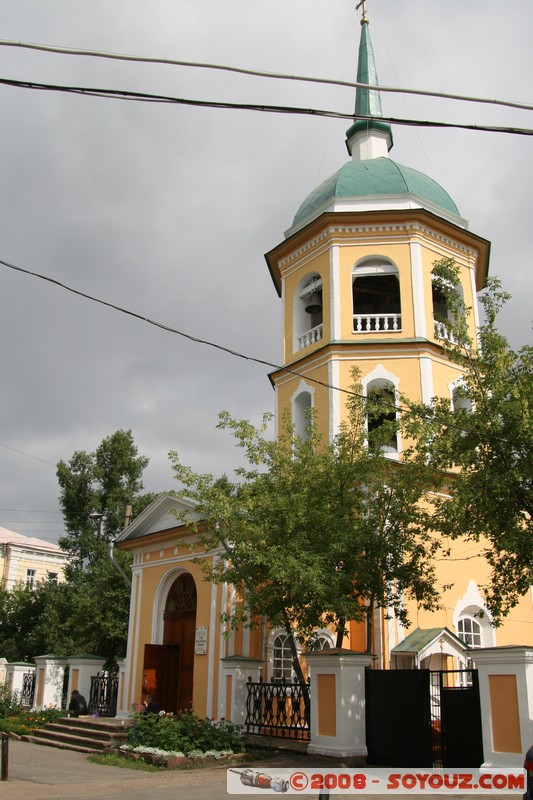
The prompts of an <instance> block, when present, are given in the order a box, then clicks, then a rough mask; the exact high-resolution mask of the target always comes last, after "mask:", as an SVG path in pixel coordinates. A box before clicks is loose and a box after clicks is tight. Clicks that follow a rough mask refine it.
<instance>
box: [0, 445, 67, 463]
mask: <svg viewBox="0 0 533 800" xmlns="http://www.w3.org/2000/svg"><path fill="white" fill-rule="evenodd" d="M0 447H5V449H6V450H12V451H13V452H14V453H20V455H21V456H27V457H28V458H33V459H34V460H35V461H42V463H43V464H49V465H50V466H51V467H56V466H57V464H52V462H51V461H47V460H46V459H45V458H39V456H32V455H31V453H25V452H24V450H17V448H16V447H10V445H8V444H3V442H0Z"/></svg>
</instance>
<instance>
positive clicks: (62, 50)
mask: <svg viewBox="0 0 533 800" xmlns="http://www.w3.org/2000/svg"><path fill="white" fill-rule="evenodd" d="M0 47H19V48H23V49H27V50H38V51H41V52H46V53H57V54H60V55H73V56H82V57H92V58H103V59H111V60H115V61H128V62H133V63H142V64H160V65H165V66H173V67H188V68H196V69H207V70H214V71H217V70H218V71H224V72H233V73H236V74H239V75H248V76H252V77H257V78H269V79H274V80H284V81H296V82H302V83H317V84H322V85H325V86H342V87H345V88H349V89H372V90H373V91H377V92H389V93H394V94H413V95H418V96H420V97H435V98H439V99H443V100H457V101H461V102H468V103H482V104H486V105H497V106H504V107H506V108H517V109H523V110H526V111H533V104H531V103H524V102H520V101H513V100H497V99H494V98H488V97H472V96H469V95H461V94H452V93H449V92H435V91H430V90H426V89H403V88H400V87H397V86H382V85H380V84H378V85H371V84H367V83H359V82H357V81H353V82H352V81H343V80H339V79H336V78H315V77H312V76H308V75H290V74H287V73H281V72H272V71H265V70H255V69H247V68H245V67H232V66H229V65H227V64H212V63H208V62H201V61H182V60H178V59H173V58H162V57H156V56H136V55H127V54H123V53H112V52H106V51H103V50H84V49H78V48H73V47H59V46H56V45H47V44H38V43H33V42H15V41H11V40H8V39H0Z"/></svg>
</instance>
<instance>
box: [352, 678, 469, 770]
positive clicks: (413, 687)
mask: <svg viewBox="0 0 533 800" xmlns="http://www.w3.org/2000/svg"><path fill="white" fill-rule="evenodd" d="M365 696H366V740H367V748H368V763H369V764H374V765H376V766H387V767H447V768H452V767H479V766H480V765H481V764H482V762H483V745H482V734H481V709H480V703H479V685H478V678H477V671H476V670H444V671H438V672H433V671H432V672H430V671H429V670H408V669H405V670H402V669H398V670H367V672H366V673H365Z"/></svg>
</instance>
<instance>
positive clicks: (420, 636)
mask: <svg viewBox="0 0 533 800" xmlns="http://www.w3.org/2000/svg"><path fill="white" fill-rule="evenodd" d="M443 634H447V635H448V637H449V638H450V639H451V640H452V641H455V642H456V643H457V644H459V645H460V646H461V648H462V649H465V650H468V646H467V645H466V644H465V643H464V642H462V641H461V640H460V639H459V638H458V637H457V636H456V635H455V634H454V633H452V632H451V631H450V630H448V628H415V630H414V631H413V632H412V633H410V634H409V636H406V637H405V639H404V640H403V642H400V644H397V645H396V647H393V648H392V651H391V652H392V653H420V652H421V651H422V650H424V649H425V648H426V647H428V646H429V645H430V644H431V643H432V642H434V641H435V639H438V638H439V637H440V636H442V635H443Z"/></svg>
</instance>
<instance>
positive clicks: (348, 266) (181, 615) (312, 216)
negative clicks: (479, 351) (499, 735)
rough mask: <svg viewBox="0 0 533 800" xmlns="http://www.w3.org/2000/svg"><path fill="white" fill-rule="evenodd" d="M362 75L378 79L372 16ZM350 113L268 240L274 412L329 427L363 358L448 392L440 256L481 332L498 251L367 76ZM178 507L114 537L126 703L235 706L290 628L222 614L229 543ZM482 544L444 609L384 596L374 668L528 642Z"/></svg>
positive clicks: (228, 594)
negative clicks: (404, 141) (395, 154)
mask: <svg viewBox="0 0 533 800" xmlns="http://www.w3.org/2000/svg"><path fill="white" fill-rule="evenodd" d="M357 81H358V83H361V84H366V85H367V86H377V85H378V80H377V74H376V68H375V63H374V54H373V50H372V44H371V40H370V34H369V23H368V20H367V19H366V17H365V16H364V17H363V19H362V23H361V40H360V47H359V61H358V74H357ZM362 117H364V118H365V119H362ZM354 118H355V122H354V124H353V125H352V126H351V127H350V128H349V130H348V131H347V134H346V146H347V149H348V153H349V156H350V158H349V160H348V161H346V162H345V163H344V164H343V165H342V166H340V168H339V170H338V171H337V172H336V173H335V174H334V175H332V176H331V177H330V178H328V179H327V180H325V181H324V182H323V183H322V184H321V185H320V186H318V187H317V188H315V189H314V190H313V191H312V192H311V193H310V194H309V195H308V196H307V197H306V198H305V199H304V200H303V202H302V203H301V205H300V207H299V208H298V209H297V211H296V214H295V216H294V219H293V220H292V223H291V224H290V227H289V228H288V230H287V231H286V233H285V236H284V238H283V241H282V242H281V243H280V244H278V245H277V246H275V247H273V249H271V250H270V251H269V252H268V253H267V254H266V261H267V264H268V268H269V270H270V273H271V276H272V280H273V283H274V287H275V290H276V292H277V293H278V295H279V297H280V298H281V302H282V303H283V315H282V317H283V342H284V361H283V366H285V367H288V368H289V369H290V370H291V371H290V372H287V371H284V370H282V369H280V370H278V371H276V372H274V373H273V374H272V375H271V376H270V377H271V381H272V383H273V386H274V389H275V403H276V414H277V415H278V416H279V415H281V414H282V413H283V412H285V411H286V410H287V409H288V410H290V413H291V415H292V419H293V421H294V424H295V426H296V429H297V430H298V431H301V432H303V430H304V428H305V425H306V419H307V410H308V409H309V408H310V407H312V408H313V409H314V411H315V414H316V419H317V424H318V426H319V428H320V431H321V433H322V434H323V435H324V436H325V437H327V438H328V439H329V440H330V441H331V439H332V438H333V437H334V435H335V433H336V432H337V430H338V427H339V424H340V422H341V421H342V420H343V418H344V415H345V408H344V399H343V394H342V393H341V392H339V391H335V390H333V389H331V388H327V387H341V388H342V387H344V388H347V387H349V386H350V384H351V383H352V377H351V372H352V369H353V368H354V367H357V368H358V370H359V372H360V375H361V382H362V387H363V392H364V393H365V394H367V393H369V392H371V391H372V390H374V389H379V390H381V391H382V392H384V393H387V394H389V395H390V396H391V397H392V398H397V397H399V396H400V395H404V396H407V397H409V398H411V399H413V400H420V401H423V402H425V403H429V402H430V401H431V399H432V398H433V397H435V396H440V397H449V398H450V400H452V401H453V397H454V391H455V389H456V386H457V385H458V382H459V380H460V370H459V368H458V367H457V365H456V364H454V363H451V362H450V361H449V360H448V359H447V357H446V355H445V352H444V349H443V347H442V338H441V336H442V330H440V329H439V323H438V322H437V321H436V316H437V315H439V312H440V311H441V310H442V309H441V307H440V305H439V304H442V296H441V295H440V293H439V291H438V289H437V288H436V287H435V286H434V285H433V283H432V271H433V268H434V263H435V262H436V261H438V260H440V259H443V258H452V259H453V260H454V261H455V262H456V264H457V265H458V267H459V270H460V292H461V293H462V296H463V299H464V302H465V304H466V306H469V307H472V309H473V314H472V317H471V320H470V324H471V326H472V335H474V333H475V326H476V325H477V324H478V311H477V302H476V293H477V292H478V291H479V290H480V289H482V287H483V285H484V282H485V279H486V276H487V272H488V265H489V252H490V243H489V242H488V241H487V240H485V239H483V238H482V237H480V236H478V235H476V234H475V233H472V232H471V231H470V230H469V227H468V223H467V221H466V220H465V219H464V218H463V217H462V216H461V214H460V213H459V210H458V209H457V207H456V205H455V203H454V201H453V200H452V198H451V197H450V195H449V194H448V193H447V192H446V191H445V189H444V188H442V187H441V186H440V185H439V184H437V183H436V182H435V181H434V180H432V179H431V178H429V177H428V176H426V175H424V174H423V173H421V172H418V171H417V170H415V169H412V168H411V167H407V166H403V165H402V164H400V163H398V162H397V161H395V160H393V159H392V158H391V156H390V152H391V149H392V147H393V137H392V131H391V127H390V125H389V124H388V123H386V122H385V121H383V118H382V110H381V99H380V95H379V93H378V92H377V91H376V90H373V89H370V88H359V89H358V90H357V92H356V105H355V115H354ZM273 302H274V298H273ZM294 373H297V374H294ZM388 450H389V452H388V456H389V457H390V458H391V459H401V454H402V439H401V435H400V433H398V434H397V436H396V439H395V441H394V442H391V445H390V447H389V448H388ZM176 511H188V512H190V514H191V515H192V516H194V508H193V507H192V506H190V504H188V503H187V502H185V501H184V500H182V499H180V498H177V497H173V496H170V495H162V496H161V497H159V498H158V499H157V500H156V501H155V502H154V503H153V504H152V505H151V506H150V507H148V508H147V509H146V510H145V511H144V512H143V513H142V514H141V515H140V516H139V517H137V518H136V519H135V520H134V521H133V522H132V523H131V524H130V525H129V526H128V527H127V528H126V529H125V530H124V531H123V533H122V534H121V536H120V537H119V540H118V542H117V544H118V546H119V547H120V548H122V549H124V550H127V551H129V552H131V553H132V555H133V567H132V578H133V580H132V593H131V610H130V622H129V636H128V652H127V657H126V662H125V667H124V676H123V681H122V684H121V685H122V688H121V693H122V695H121V698H120V699H119V707H121V708H123V709H129V708H130V707H131V704H132V703H135V702H139V701H140V700H141V699H142V695H143V693H146V692H151V693H152V694H155V696H156V698H157V702H158V704H159V706H160V708H164V709H166V710H175V709H181V708H187V707H190V706H191V705H192V706H193V708H194V710H195V711H196V713H198V714H200V715H201V716H203V715H207V716H210V717H214V718H221V717H225V718H230V719H235V714H234V708H233V707H234V704H235V691H236V686H237V683H238V681H239V680H240V679H241V678H242V673H243V671H244V672H246V673H247V674H249V675H250V676H253V678H254V681H255V680H257V679H259V678H261V679H262V680H263V681H264V682H268V681H270V680H271V679H273V678H274V679H276V680H277V679H281V678H286V679H287V680H289V681H290V679H291V673H292V667H291V654H290V651H289V648H288V646H287V637H286V635H285V633H284V631H282V630H278V629H272V628H270V627H269V626H268V624H267V623H264V624H262V625H259V626H258V627H257V628H255V629H253V630H249V629H241V630H238V631H236V632H232V633H230V634H229V635H225V631H224V629H223V626H222V624H221V621H220V617H221V614H222V612H224V611H225V610H226V609H227V608H228V607H231V605H232V603H235V602H236V593H235V589H234V588H233V587H231V586H228V585H215V584H211V583H208V582H206V581H205V580H204V577H203V573H202V570H201V567H200V564H199V563H198V558H199V559H208V560H211V561H212V562H214V561H216V560H217V559H219V558H221V557H222V553H221V552H208V553H206V552H202V551H201V550H200V549H199V548H196V550H195V546H194V535H193V534H192V533H191V531H190V530H189V529H187V528H186V527H185V526H183V525H181V524H180V523H178V521H177V518H176V514H175V512H176ZM466 551H468V558H463V556H464V555H465V553H466ZM477 553H479V548H477V551H476V548H475V546H474V545H473V544H472V543H465V542H461V541H458V542H456V543H455V544H454V545H453V551H452V553H451V556H450V560H443V561H440V562H439V566H438V581H439V583H440V584H441V585H442V586H443V587H444V586H445V585H448V584H452V585H451V588H449V589H443V591H442V608H441V610H440V611H438V612H427V611H423V610H419V609H417V608H411V609H410V618H411V620H412V625H411V627H410V628H409V629H404V628H403V627H402V625H400V624H399V623H398V621H397V620H395V619H394V618H393V619H388V618H387V615H386V614H385V613H384V612H383V611H382V610H380V611H379V612H377V613H376V619H375V621H374V625H373V630H374V641H373V654H374V656H375V661H374V666H376V667H383V668H386V669H388V668H404V669H405V668H407V669H416V668H424V667H425V668H429V669H445V668H446V666H447V665H451V664H455V665H467V664H468V663H469V660H470V656H471V649H472V648H479V647H491V646H495V645H515V644H516V645H518V644H520V645H528V644H530V643H531V630H532V628H531V624H532V623H533V614H532V595H531V594H529V595H528V596H525V597H523V598H522V600H521V602H520V604H519V605H518V606H517V607H516V608H515V609H513V611H512V612H511V613H510V615H509V617H508V618H507V620H506V622H505V624H504V625H503V626H502V627H500V628H497V629H496V628H494V627H493V626H492V625H491V618H490V614H489V613H488V611H487V609H486V608H485V603H484V599H483V595H482V591H481V588H480V587H481V586H482V585H483V584H484V582H486V580H487V579H488V575H489V568H488V566H487V565H486V563H485V561H484V559H483V558H482V557H481V556H480V555H478V554H477ZM348 627H349V633H348V635H347V636H346V638H345V641H344V648H346V649H347V650H350V651H359V652H360V651H363V650H364V648H365V644H364V643H365V629H364V624H362V623H357V624H355V623H352V624H351V625H349V626H348ZM317 638H318V641H319V643H320V646H321V647H322V648H324V649H328V648H334V646H335V639H334V636H333V634H332V632H331V631H329V630H328V629H327V628H324V629H323V630H320V631H317ZM302 656H303V657H305V654H304V653H303V654H302Z"/></svg>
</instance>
